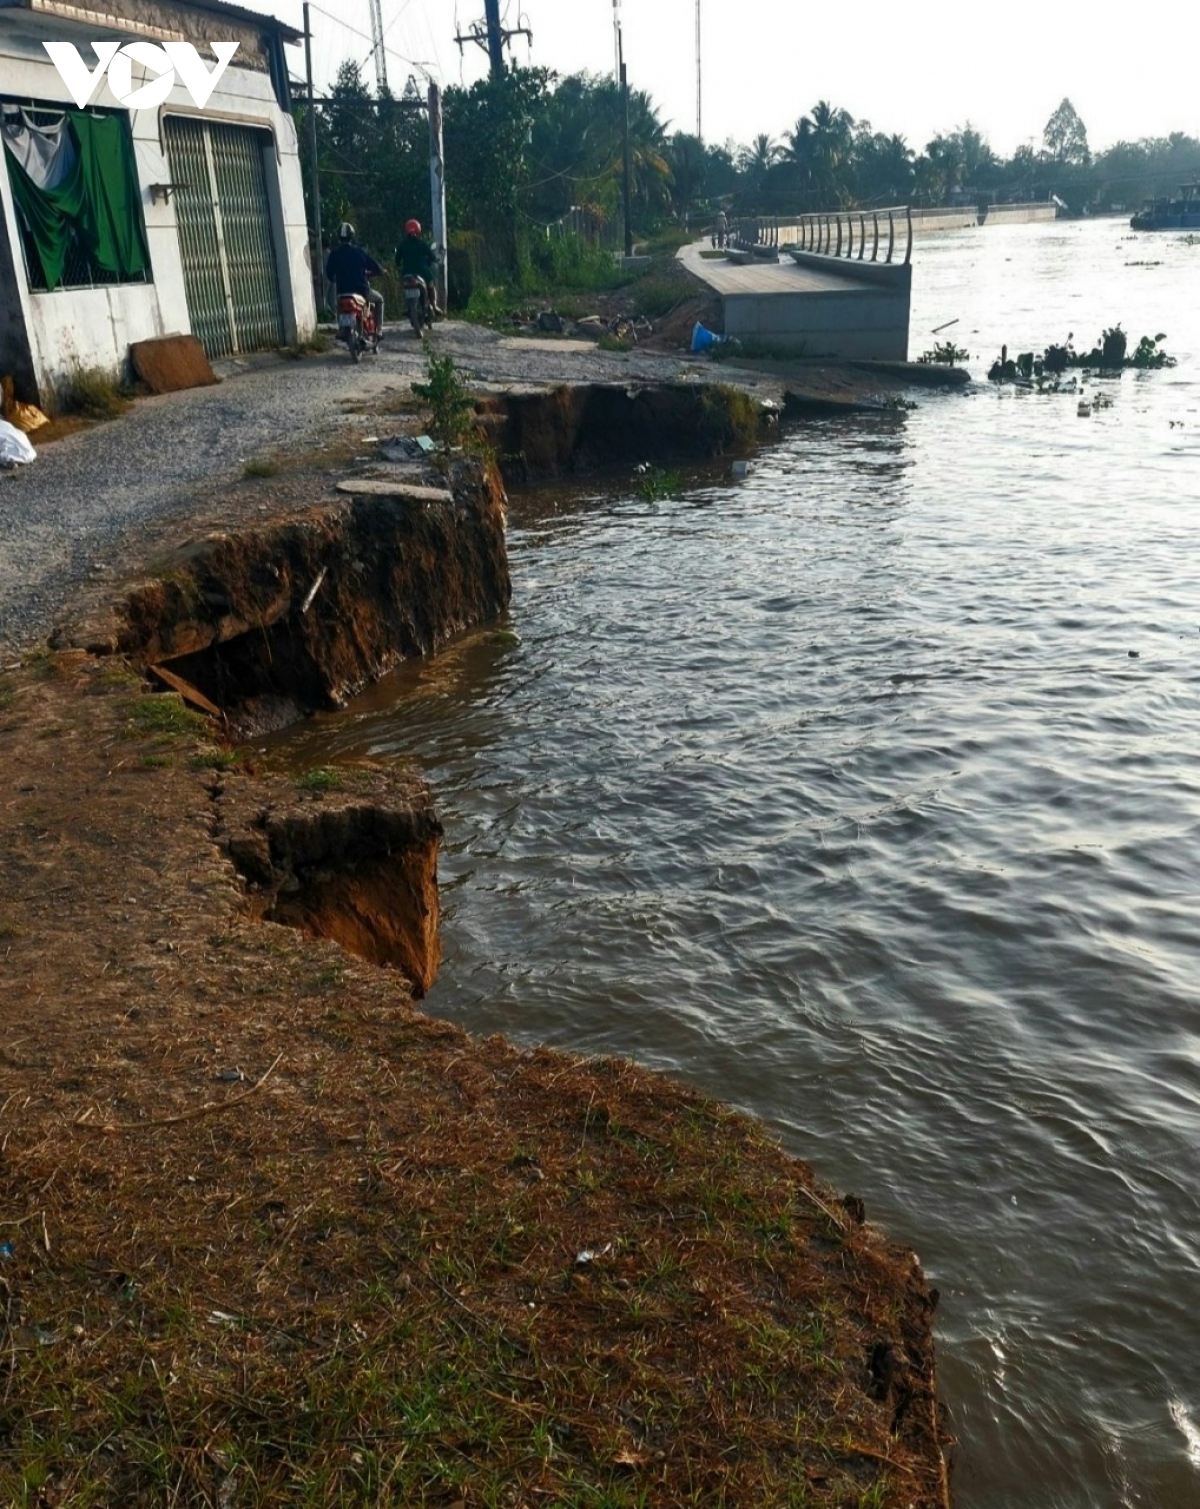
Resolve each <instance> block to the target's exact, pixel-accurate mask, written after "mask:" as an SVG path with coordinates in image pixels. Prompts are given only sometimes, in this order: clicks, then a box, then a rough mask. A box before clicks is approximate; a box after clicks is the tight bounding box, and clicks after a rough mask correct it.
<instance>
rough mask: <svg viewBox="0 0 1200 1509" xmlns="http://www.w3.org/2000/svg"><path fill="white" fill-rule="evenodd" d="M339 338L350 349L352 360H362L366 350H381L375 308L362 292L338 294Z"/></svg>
mask: <svg viewBox="0 0 1200 1509" xmlns="http://www.w3.org/2000/svg"><path fill="white" fill-rule="evenodd" d="M337 338H338V340H339V341H341V342H342V344H343V345H344V346H346V347H347V348H348V349H349V351H350V360H351V361H352V362H360V361H362V355H363V352H364V351H371V352H377V351H378V350H379V327H378V326H377V325H376V324H375V310H374V308H373V307H372V306H371V304H370V303H368V301H367V300H366V299H364V298H363V296H362V294H361V293H343V294H339V295H338V304H337Z"/></svg>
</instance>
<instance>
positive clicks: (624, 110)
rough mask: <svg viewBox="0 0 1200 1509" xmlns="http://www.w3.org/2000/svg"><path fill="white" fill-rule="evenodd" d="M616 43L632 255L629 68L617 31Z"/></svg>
mask: <svg viewBox="0 0 1200 1509" xmlns="http://www.w3.org/2000/svg"><path fill="white" fill-rule="evenodd" d="M617 43H618V47H619V49H620V52H619V56H620V60H621V118H622V121H623V123H624V124H623V128H622V130H623V135H624V150H623V158H624V173H623V174H622V183H621V200H622V203H623V205H624V209H625V255H626V256H627V257H632V256H633V211H632V209H631V208H630V202H631V185H632V180H633V151H632V147H631V144H630V140H629V70H628V69H627V68H626V67H625V44H624V39H623V37H622V36H621V34H620V32H618V33H617Z"/></svg>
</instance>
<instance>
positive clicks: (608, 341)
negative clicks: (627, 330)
mask: <svg viewBox="0 0 1200 1509" xmlns="http://www.w3.org/2000/svg"><path fill="white" fill-rule="evenodd" d="M596 349H597V350H598V351H632V350H633V343H632V342H631V341H623V340H622V339H621V337H620V336H619V335H607V334H606V335H602V336H601V337H600V339H599V340H598V341H597V342H596Z"/></svg>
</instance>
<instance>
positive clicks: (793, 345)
mask: <svg viewBox="0 0 1200 1509" xmlns="http://www.w3.org/2000/svg"><path fill="white" fill-rule="evenodd" d="M788 255H789V257H792V259H793V260H795V261H796V262H797V263H798V264H799V265H800V266H801V267H802V268H803V267H808V268H812V269H814V270H816V271H818V272H823V273H836V274H837V276H838V278H839V279H840V280H841V281H842V282H843V283H845V284H846V285H847V286H846V287H844V288H842V289H840V290H837V289H832V290H830V291H828V292H825V291H820V290H815V289H811V288H806V289H804V290H803V291H797V292H796V293H795V294H787V293H779V292H772V293H763V294H727V295H726V297H725V334H726V335H727V336H735V337H737V339H739V340H742V341H750V342H753V343H754V344H755V345H756V346H762V347H768V348H771V349H774V350H779V351H794V352H799V353H801V354H803V355H804V356H832V357H838V358H841V359H842V360H845V361H897V362H902V361H905V360H907V357H908V325H909V310H910V306H911V301H912V268H911V266H906V265H905V264H903V263H890V264H885V263H878V262H877V263H867V262H864V263H861V264H860V263H856V262H850V261H845V260H834V259H833V258H830V257H822V256H818V255H816V254H806V253H801V254H799V255H796V254H793V253H789V254H788Z"/></svg>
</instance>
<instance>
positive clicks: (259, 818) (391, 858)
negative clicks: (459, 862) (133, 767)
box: [214, 766, 442, 996]
mask: <svg viewBox="0 0 1200 1509" xmlns="http://www.w3.org/2000/svg"><path fill="white" fill-rule="evenodd" d="M316 774H317V775H318V776H319V777H320V778H321V779H319V780H318V781H311V780H310V781H309V782H308V783H307V789H301V790H298V789H297V787H296V784H295V783H294V782H292V781H287V780H280V779H278V778H275V779H271V778H260V779H258V780H256V781H246V780H240V781H233V782H225V781H223V782H221V783H219V785H218V786H217V788H216V790H215V792H214V796H215V799H216V802H217V814H218V823H217V830H216V832H217V838H218V840H219V841H220V842H221V843H222V844H223V846H224V848H225V849H226V851H227V853H228V854H229V857H230V858H231V859H232V861H233V863H234V864H235V865H236V866H237V868H238V871H239V872H240V873H241V875H242V876H243V877H244V878H245V880H246V882H247V886H248V896H249V903H250V904H249V908H248V909H249V912H250V914H251V915H252V916H258V917H262V918H264V919H266V920H267V921H270V922H279V923H285V924H288V925H290V926H292V927H297V928H300V929H301V930H302V931H303V932H307V933H311V934H312V935H313V936H314V937H317V938H330V939H332V940H333V941H334V942H335V943H340V944H341V945H342V947H343V948H345V949H346V950H347V951H348V952H349V953H352V954H358V955H359V956H360V957H362V958H364V959H368V960H370V962H371V963H373V964H381V965H391V966H394V967H395V968H397V969H399V970H400V971H401V973H402V974H403V975H404V976H405V978H406V979H407V980H408V981H409V982H410V984H411V986H412V989H413V993H414V995H418V996H423V995H424V994H425V992H426V991H427V990H428V989H429V987H430V986H431V985H432V984H433V982H434V979H435V978H436V976H437V970H438V964H439V963H440V961H441V943H440V939H439V937H438V917H439V907H438V887H437V855H438V844H439V842H440V840H441V836H442V825H441V823H440V822H439V821H438V819H437V816H436V814H435V813H434V810H433V799H432V797H431V795H430V792H429V789H428V787H427V786H425V785H424V783H423V782H421V781H419V780H417V779H416V777H415V776H413V774H412V773H411V772H409V771H405V770H402V769H368V768H365V767H362V766H353V767H347V766H341V767H339V768H338V770H337V771H328V772H324V771H322V772H316Z"/></svg>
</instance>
